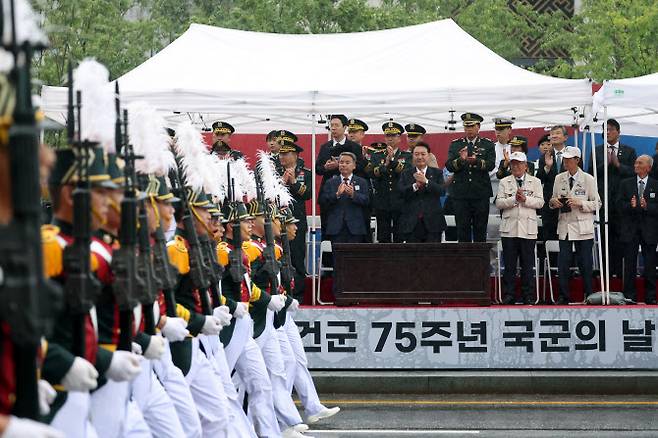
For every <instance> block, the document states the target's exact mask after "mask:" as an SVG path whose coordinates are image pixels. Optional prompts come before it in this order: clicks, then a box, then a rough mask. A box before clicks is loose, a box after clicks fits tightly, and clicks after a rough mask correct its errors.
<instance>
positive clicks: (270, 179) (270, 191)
mask: <svg viewBox="0 0 658 438" xmlns="http://www.w3.org/2000/svg"><path fill="white" fill-rule="evenodd" d="M257 155H258V163H257V165H256V168H257V170H258V173H259V174H260V177H261V180H262V181H263V195H264V197H265V199H267V200H268V201H270V202H274V203H276V202H277V201H278V202H279V204H280V205H282V206H284V205H289V204H290V202H291V201H292V196H291V195H290V191H289V190H288V188H287V187H286V186H285V185H284V184H283V181H282V180H281V177H280V176H279V175H278V173H277V171H276V167H275V166H274V163H273V162H272V159H271V158H270V156H269V154H268V153H267V152H265V151H263V150H260V151H258V152H257Z"/></svg>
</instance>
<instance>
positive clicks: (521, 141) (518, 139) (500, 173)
mask: <svg viewBox="0 0 658 438" xmlns="http://www.w3.org/2000/svg"><path fill="white" fill-rule="evenodd" d="M509 144H510V146H518V147H521V148H522V151H521V152H523V153H524V154H527V153H528V139H527V138H525V137H524V136H522V135H515V136H514V137H512V139H511V140H510V141H509ZM527 164H528V168H527V169H526V173H527V174H528V175H532V176H534V175H535V163H533V162H532V161H528V162H527ZM511 174H512V168H511V167H510V163H509V162H508V163H507V167H505V160H500V163H499V164H498V170H497V171H496V178H498V179H503V178H505V177H507V176H510V175H511ZM494 195H496V193H494Z"/></svg>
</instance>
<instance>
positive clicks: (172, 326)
mask: <svg viewBox="0 0 658 438" xmlns="http://www.w3.org/2000/svg"><path fill="white" fill-rule="evenodd" d="M186 327H187V322H186V321H185V320H184V319H183V318H172V317H170V316H168V317H167V321H166V322H165V325H164V327H162V330H161V331H162V334H163V335H164V337H165V338H167V340H168V341H169V342H178V341H182V340H183V339H185V338H186V337H187V335H189V334H190V332H189V330H187V328H186Z"/></svg>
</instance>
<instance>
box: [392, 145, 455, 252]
mask: <svg viewBox="0 0 658 438" xmlns="http://www.w3.org/2000/svg"><path fill="white" fill-rule="evenodd" d="M411 153H412V155H413V164H414V166H413V167H410V168H408V169H406V170H404V171H403V172H402V174H401V175H400V180H399V181H398V190H399V192H400V194H401V195H402V198H403V200H404V207H403V209H402V213H401V214H400V233H401V234H402V236H403V239H404V240H405V241H406V242H441V233H443V230H445V229H446V220H445V217H444V216H443V209H442V208H441V195H442V194H443V172H442V171H441V170H439V169H437V168H435V167H428V159H429V154H430V148H429V145H428V144H427V143H425V142H423V141H421V142H419V143H417V144H416V145H415V146H414V148H413V150H412V151H411Z"/></svg>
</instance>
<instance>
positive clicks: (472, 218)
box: [446, 136, 496, 242]
mask: <svg viewBox="0 0 658 438" xmlns="http://www.w3.org/2000/svg"><path fill="white" fill-rule="evenodd" d="M464 147H469V141H468V140H467V139H466V137H462V138H458V139H456V140H454V141H453V142H452V143H450V148H449V149H448V161H447V162H446V168H447V169H448V170H449V171H450V172H453V173H454V178H453V180H452V184H451V185H450V189H449V190H450V198H451V199H452V200H453V205H454V208H455V222H456V225H457V238H458V240H459V241H460V242H471V241H474V242H484V241H486V237H487V222H488V219H489V199H490V198H491V197H492V196H493V192H492V189H491V179H490V177H489V172H490V171H492V170H493V169H494V167H495V165H496V150H495V145H494V143H493V142H492V141H491V140H489V139H486V138H482V137H479V136H478V137H476V138H475V139H474V140H473V142H472V143H471V150H472V153H473V155H474V156H475V158H476V159H475V162H473V163H469V162H468V161H466V160H464V159H462V158H461V157H460V156H459V151H460V150H461V149H462V148H464Z"/></svg>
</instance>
